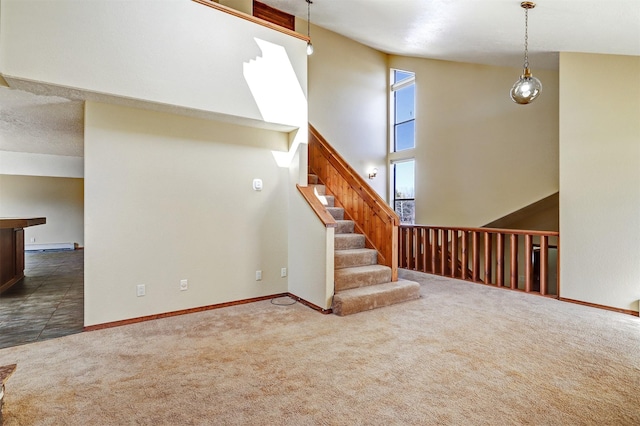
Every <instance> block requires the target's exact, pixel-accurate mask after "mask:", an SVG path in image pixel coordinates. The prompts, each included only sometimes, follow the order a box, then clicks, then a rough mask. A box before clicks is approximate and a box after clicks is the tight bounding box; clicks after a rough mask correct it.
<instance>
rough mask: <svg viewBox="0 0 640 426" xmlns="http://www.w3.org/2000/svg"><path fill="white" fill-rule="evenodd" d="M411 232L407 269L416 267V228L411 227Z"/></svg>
mask: <svg viewBox="0 0 640 426" xmlns="http://www.w3.org/2000/svg"><path fill="white" fill-rule="evenodd" d="M410 229H411V232H410V234H409V253H411V256H410V257H409V259H410V260H409V262H410V263H409V269H411V270H414V271H415V269H416V228H415V227H413V226H412V227H411V228H410Z"/></svg>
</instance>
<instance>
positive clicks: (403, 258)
mask: <svg viewBox="0 0 640 426" xmlns="http://www.w3.org/2000/svg"><path fill="white" fill-rule="evenodd" d="M407 232H408V230H407V228H402V229H401V230H400V255H399V257H400V267H401V268H406V267H407Z"/></svg>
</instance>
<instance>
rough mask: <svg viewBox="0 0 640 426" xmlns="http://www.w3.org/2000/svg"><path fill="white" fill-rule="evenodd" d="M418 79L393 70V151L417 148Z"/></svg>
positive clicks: (409, 74)
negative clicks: (416, 107) (416, 108)
mask: <svg viewBox="0 0 640 426" xmlns="http://www.w3.org/2000/svg"><path fill="white" fill-rule="evenodd" d="M415 82H416V79H415V75H414V74H413V73H412V72H408V71H400V70H393V83H392V85H391V93H392V94H393V151H394V152H398V151H403V150H406V149H412V148H415V146H416V116H415V104H416V101H415V100H416V84H415Z"/></svg>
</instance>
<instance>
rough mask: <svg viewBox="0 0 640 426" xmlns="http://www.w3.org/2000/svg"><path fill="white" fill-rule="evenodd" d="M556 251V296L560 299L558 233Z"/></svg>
mask: <svg viewBox="0 0 640 426" xmlns="http://www.w3.org/2000/svg"><path fill="white" fill-rule="evenodd" d="M556 245H557V246H558V252H557V254H556V298H557V299H560V235H558V239H557V241H556Z"/></svg>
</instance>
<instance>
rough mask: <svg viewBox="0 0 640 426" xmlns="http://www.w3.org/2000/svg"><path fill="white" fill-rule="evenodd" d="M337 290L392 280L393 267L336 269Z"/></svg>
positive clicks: (335, 283) (376, 266)
mask: <svg viewBox="0 0 640 426" xmlns="http://www.w3.org/2000/svg"><path fill="white" fill-rule="evenodd" d="M333 280H334V286H335V292H336V293H338V292H340V291H344V290H348V289H351V288H357V287H365V286H370V285H376V284H382V283H386V282H389V281H391V268H389V267H388V266H384V265H366V266H353V267H350V268H343V269H336V270H335V272H334V275H333Z"/></svg>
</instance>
